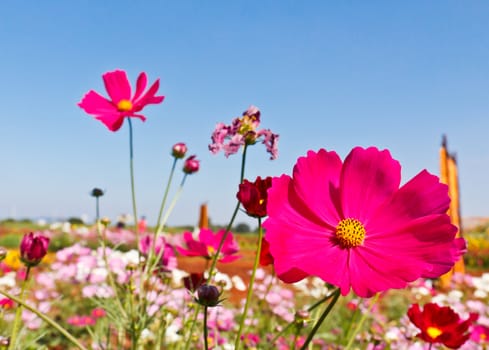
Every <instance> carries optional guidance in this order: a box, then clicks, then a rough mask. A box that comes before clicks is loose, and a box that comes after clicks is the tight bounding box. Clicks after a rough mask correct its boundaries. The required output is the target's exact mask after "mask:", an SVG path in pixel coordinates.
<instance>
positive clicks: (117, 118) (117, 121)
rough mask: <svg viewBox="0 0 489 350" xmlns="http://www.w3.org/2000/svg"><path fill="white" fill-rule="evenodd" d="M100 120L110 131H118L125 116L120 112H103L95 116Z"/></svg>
mask: <svg viewBox="0 0 489 350" xmlns="http://www.w3.org/2000/svg"><path fill="white" fill-rule="evenodd" d="M95 119H97V120H100V121H101V122H102V123H104V124H105V126H106V127H107V128H108V129H109V130H110V131H117V130H119V129H120V128H121V126H122V123H123V122H124V117H123V116H121V114H120V113H113V114H102V115H98V116H96V117H95Z"/></svg>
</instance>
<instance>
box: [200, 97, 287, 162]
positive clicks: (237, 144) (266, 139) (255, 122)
mask: <svg viewBox="0 0 489 350" xmlns="http://www.w3.org/2000/svg"><path fill="white" fill-rule="evenodd" d="M260 114H261V113H260V110H259V109H258V108H257V107H255V106H250V107H248V109H247V110H246V111H244V112H243V116H242V117H241V118H234V119H233V121H232V122H231V124H230V125H226V124H224V123H218V124H217V125H216V127H215V129H214V132H213V133H212V136H211V139H212V143H211V144H210V145H209V151H211V153H212V154H216V153H218V152H219V151H220V150H223V151H224V155H225V156H226V157H229V156H230V155H231V154H235V153H237V152H238V151H239V149H240V148H241V147H242V146H244V145H254V144H255V143H256V142H258V141H259V140H261V141H262V143H263V144H264V145H265V147H266V149H267V152H268V153H270V154H271V157H270V159H276V158H277V157H278V138H279V135H278V134H274V133H272V132H271V131H270V130H269V129H262V130H257V129H258V127H259V126H260Z"/></svg>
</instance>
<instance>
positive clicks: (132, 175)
mask: <svg viewBox="0 0 489 350" xmlns="http://www.w3.org/2000/svg"><path fill="white" fill-rule="evenodd" d="M127 121H128V123H129V168H130V174H131V194H132V211H133V216H134V232H135V233H136V247H139V227H138V211H137V206H136V190H135V189H134V187H135V186H134V161H133V159H134V152H133V146H132V144H133V142H132V122H131V118H127Z"/></svg>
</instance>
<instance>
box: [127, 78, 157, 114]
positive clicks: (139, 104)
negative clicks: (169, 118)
mask: <svg viewBox="0 0 489 350" xmlns="http://www.w3.org/2000/svg"><path fill="white" fill-rule="evenodd" d="M159 88H160V79H157V80H156V81H155V82H154V83H153V85H151V87H150V88H149V89H148V91H147V92H146V93H145V94H144V95H142V96H141V97H140V98H138V99H134V100H133V104H134V110H135V111H136V112H137V111H140V110H142V109H143V108H144V107H145V106H146V105H148V104H158V103H161V102H163V100H164V98H165V96H155V94H156V93H157V92H158V89H159Z"/></svg>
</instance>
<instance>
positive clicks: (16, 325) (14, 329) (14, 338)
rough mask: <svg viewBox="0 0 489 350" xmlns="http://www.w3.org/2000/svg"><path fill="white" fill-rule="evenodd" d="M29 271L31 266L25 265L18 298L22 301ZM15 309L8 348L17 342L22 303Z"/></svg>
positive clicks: (12, 347) (13, 346)
mask: <svg viewBox="0 0 489 350" xmlns="http://www.w3.org/2000/svg"><path fill="white" fill-rule="evenodd" d="M30 272H31V267H30V266H27V270H26V272H25V277H24V280H23V281H22V287H21V289H20V294H19V299H20V300H22V301H24V294H25V288H26V286H27V280H28V279H29V273H30ZM18 304H19V305H17V310H16V311H15V319H14V325H13V326H12V334H11V335H10V346H9V349H15V343H16V342H17V334H18V333H19V327H20V319H21V316H22V303H18Z"/></svg>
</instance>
